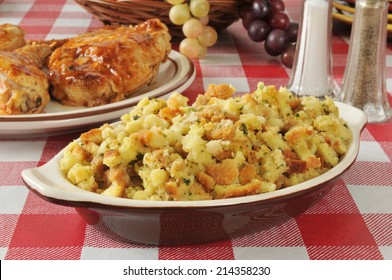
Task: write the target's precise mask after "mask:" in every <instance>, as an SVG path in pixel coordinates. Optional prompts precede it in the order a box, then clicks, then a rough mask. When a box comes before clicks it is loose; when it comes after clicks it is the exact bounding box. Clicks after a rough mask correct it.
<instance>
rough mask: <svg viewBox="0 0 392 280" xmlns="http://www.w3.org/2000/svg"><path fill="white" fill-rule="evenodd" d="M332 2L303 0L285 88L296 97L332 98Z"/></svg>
mask: <svg viewBox="0 0 392 280" xmlns="http://www.w3.org/2000/svg"><path fill="white" fill-rule="evenodd" d="M331 13H332V0H303V2H302V16H301V20H300V23H299V32H298V40H297V48H296V52H295V57H294V63H293V67H292V70H291V73H290V79H289V83H288V85H287V88H288V89H289V90H290V91H291V92H293V93H294V94H296V95H297V96H310V95H312V96H316V97H318V98H323V97H325V96H330V97H332V98H333V97H335V95H336V91H337V90H338V87H337V86H336V84H335V80H334V79H333V77H332V52H331V40H332V17H331Z"/></svg>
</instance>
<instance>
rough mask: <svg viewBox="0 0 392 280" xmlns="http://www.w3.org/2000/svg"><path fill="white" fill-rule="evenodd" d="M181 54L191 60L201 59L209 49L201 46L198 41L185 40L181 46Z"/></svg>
mask: <svg viewBox="0 0 392 280" xmlns="http://www.w3.org/2000/svg"><path fill="white" fill-rule="evenodd" d="M179 50H180V52H181V53H182V54H183V55H185V56H187V57H188V58H190V59H193V58H201V57H203V56H204V55H205V54H206V52H207V48H206V47H204V46H202V45H200V44H199V42H198V40H197V39H191V38H185V39H184V40H182V41H181V43H180V46H179Z"/></svg>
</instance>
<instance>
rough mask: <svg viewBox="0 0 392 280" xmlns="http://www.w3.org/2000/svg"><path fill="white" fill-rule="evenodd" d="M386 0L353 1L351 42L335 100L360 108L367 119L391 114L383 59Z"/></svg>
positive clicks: (381, 117) (384, 50) (382, 119)
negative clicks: (339, 89)
mask: <svg viewBox="0 0 392 280" xmlns="http://www.w3.org/2000/svg"><path fill="white" fill-rule="evenodd" d="M388 4H389V3H388V0H357V1H355V13H354V21H353V25H352V30H351V36H350V46H349V51H348V56H347V63H346V68H345V71H344V75H343V82H342V89H341V96H340V97H339V98H338V100H340V101H342V102H344V103H347V104H350V105H352V106H355V107H357V108H359V109H361V110H363V111H364V112H365V113H366V114H367V116H368V122H382V121H386V120H387V119H389V118H390V117H391V108H390V105H389V103H388V93H387V91H386V78H385V60H386V55H385V52H386V44H387V38H386V36H387V15H388Z"/></svg>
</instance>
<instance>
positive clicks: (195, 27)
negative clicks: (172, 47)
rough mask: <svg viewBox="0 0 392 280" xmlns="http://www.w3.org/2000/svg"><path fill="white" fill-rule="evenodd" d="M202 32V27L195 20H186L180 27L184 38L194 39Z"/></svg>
mask: <svg viewBox="0 0 392 280" xmlns="http://www.w3.org/2000/svg"><path fill="white" fill-rule="evenodd" d="M203 31H204V25H203V24H202V23H201V22H200V20H198V19H196V18H190V19H188V20H187V21H186V22H185V23H184V25H183V26H182V32H183V33H184V35H185V37H188V38H192V39H196V38H197V37H199V36H200V35H201V34H202V33H203Z"/></svg>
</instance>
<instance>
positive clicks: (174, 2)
mask: <svg viewBox="0 0 392 280" xmlns="http://www.w3.org/2000/svg"><path fill="white" fill-rule="evenodd" d="M166 1H167V2H168V3H169V4H172V5H178V4H182V3H184V1H185V0H166Z"/></svg>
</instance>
